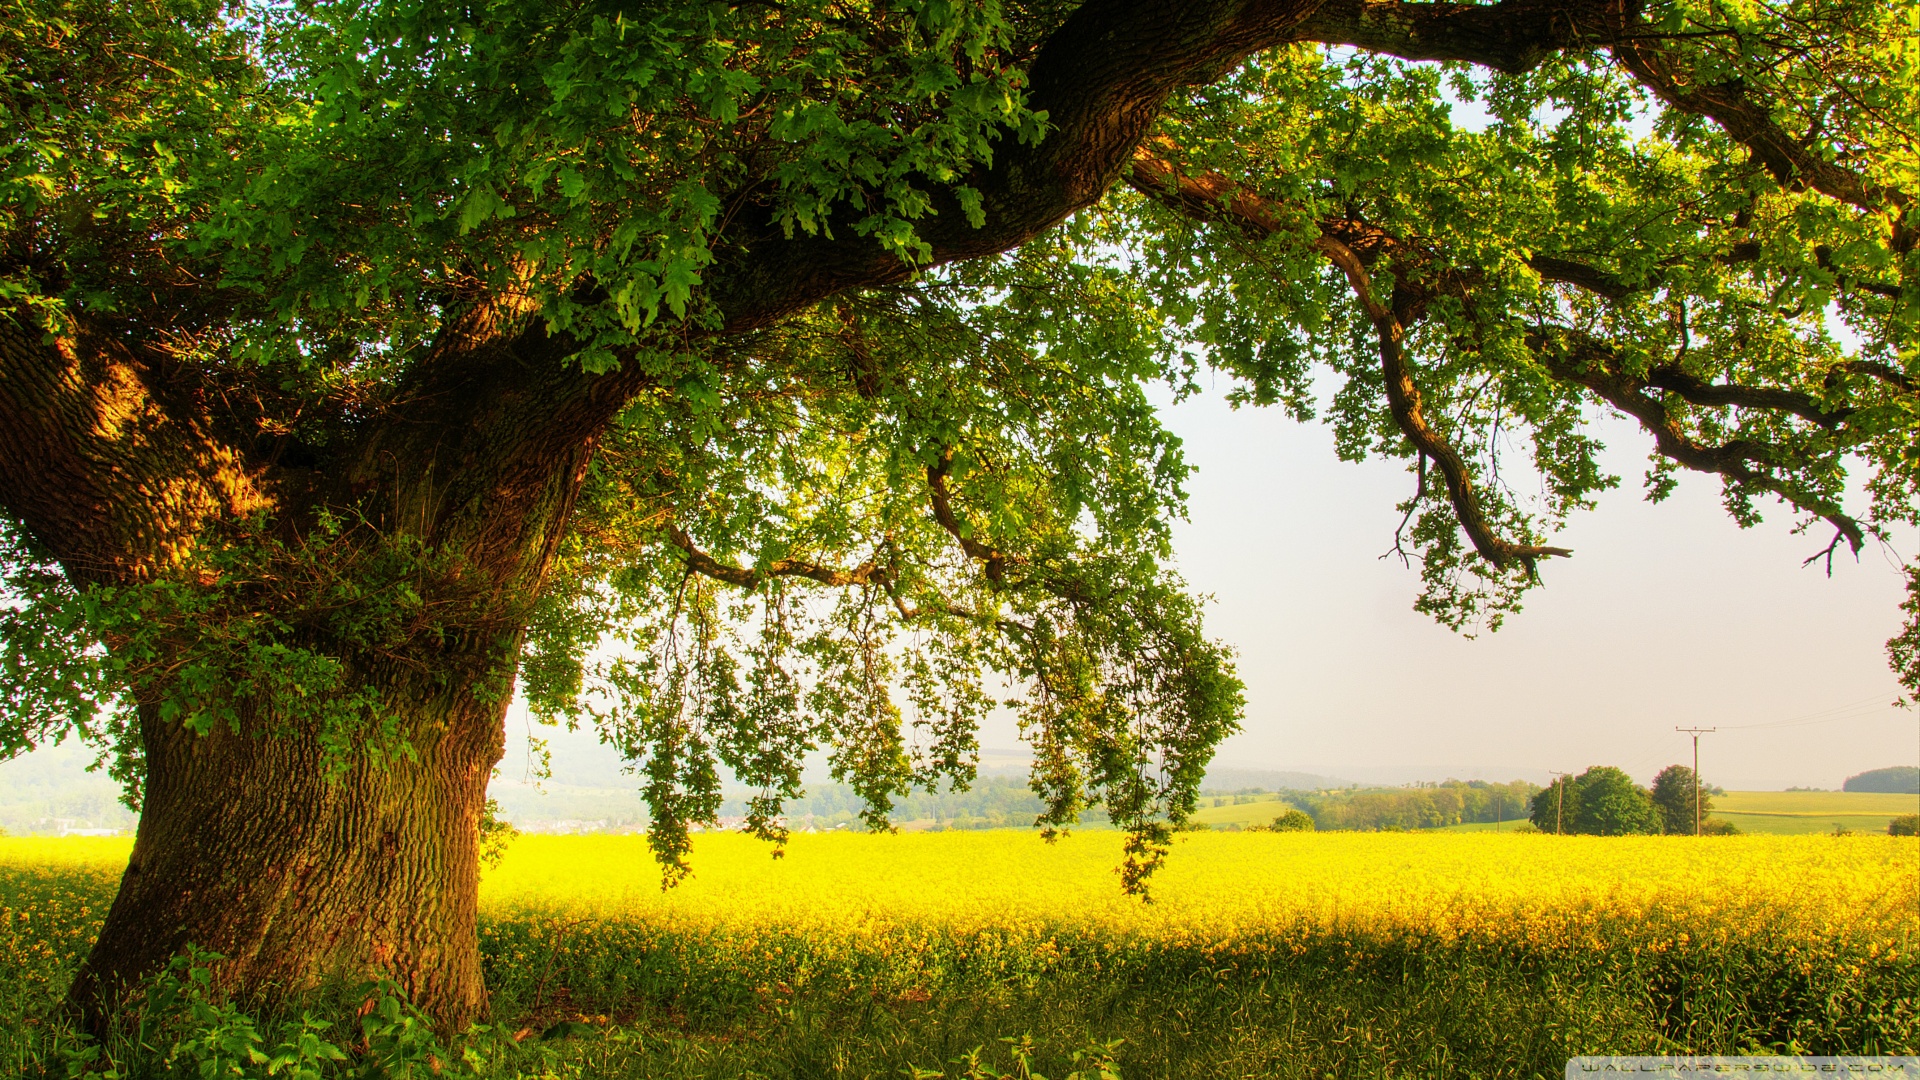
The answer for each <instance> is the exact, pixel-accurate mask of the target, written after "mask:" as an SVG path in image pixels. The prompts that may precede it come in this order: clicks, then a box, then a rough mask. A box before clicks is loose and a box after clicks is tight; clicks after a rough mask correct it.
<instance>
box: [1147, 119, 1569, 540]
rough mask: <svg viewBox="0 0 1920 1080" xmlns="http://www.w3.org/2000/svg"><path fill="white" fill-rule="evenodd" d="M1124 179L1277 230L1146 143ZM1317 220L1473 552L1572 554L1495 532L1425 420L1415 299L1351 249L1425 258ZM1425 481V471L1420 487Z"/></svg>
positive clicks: (1208, 211) (1241, 198) (1407, 426)
mask: <svg viewBox="0 0 1920 1080" xmlns="http://www.w3.org/2000/svg"><path fill="white" fill-rule="evenodd" d="M1128 182H1129V183H1130V184H1132V185H1133V187H1134V188H1135V189H1136V190H1139V191H1141V192H1143V193H1144V194H1146V195H1148V196H1150V197H1152V198H1154V199H1157V200H1160V201H1161V202H1163V203H1166V204H1168V205H1171V206H1173V207H1174V208H1176V209H1178V210H1181V211H1183V212H1187V213H1192V214H1196V215H1199V216H1202V217H1203V218H1204V219H1205V220H1209V221H1216V222H1230V223H1233V224H1236V225H1238V226H1240V227H1241V228H1242V229H1243V230H1246V231H1247V232H1249V233H1251V234H1252V235H1254V236H1256V237H1264V236H1268V235H1272V234H1273V233H1275V232H1278V231H1279V230H1280V228H1281V222H1283V221H1284V220H1285V219H1286V217H1287V214H1286V213H1285V208H1283V207H1281V206H1280V205H1278V204H1277V203H1275V202H1273V201H1271V200H1267V199H1263V198H1261V197H1259V196H1257V195H1255V194H1253V193H1251V192H1248V191H1247V190H1246V189H1245V188H1244V187H1242V186H1240V185H1238V184H1235V183H1234V182H1232V181H1230V180H1228V179H1227V178H1225V177H1223V176H1221V175H1220V174H1218V173H1207V174H1204V175H1201V176H1187V175H1185V174H1183V173H1181V172H1180V171H1179V170H1178V169H1177V168H1176V167H1175V166H1174V165H1173V163H1172V162H1171V161H1169V160H1167V159H1164V158H1161V157H1158V156H1157V155H1156V154H1155V153H1154V152H1153V149H1152V148H1148V147H1142V148H1141V149H1140V150H1139V151H1138V152H1136V154H1135V155H1134V167H1133V170H1132V172H1131V173H1130V174H1129V176H1128ZM1319 226H1320V236H1319V238H1318V241H1317V243H1318V245H1319V248H1320V251H1321V253H1322V254H1324V255H1325V256H1326V257H1327V258H1328V260H1329V261H1331V262H1332V263H1333V264H1334V265H1335V266H1336V267H1338V268H1339V269H1340V270H1341V272H1342V273H1344V274H1346V277H1347V283H1348V285H1349V286H1350V287H1351V288H1352V290H1353V294H1354V297H1355V299H1357V300H1358V301H1359V302H1360V306H1361V307H1362V308H1363V309H1364V310H1365V311H1366V312H1367V316H1368V318H1370V319H1371V320H1372V321H1373V325H1374V330H1375V333H1376V334H1377V336H1378V337H1379V341H1380V365H1381V373H1382V375H1383V376H1384V378H1385V382H1386V388H1387V406H1388V410H1389V412H1391V414H1392V415H1393V420H1394V423H1395V425H1396V426H1398V427H1399V428H1400V430H1401V433H1402V434H1404V435H1406V436H1407V439H1408V441H1410V442H1412V443H1413V445H1414V448H1415V449H1416V450H1418V451H1419V452H1420V453H1421V454H1424V455H1425V456H1426V457H1428V458H1431V459H1432V460H1433V463H1434V465H1435V466H1437V467H1438V468H1439V470H1440V476H1441V479H1442V480H1443V481H1445V483H1446V485H1447V497H1448V499H1449V501H1450V502H1451V503H1452V504H1453V512H1454V516H1455V517H1456V518H1457V519H1459V522H1460V527H1461V528H1462V529H1464V530H1465V531H1466V533H1467V536H1468V538H1469V539H1471V540H1472V541H1473V546H1474V550H1476V551H1478V552H1479V553H1480V555H1481V557H1482V558H1484V559H1486V560H1487V561H1488V562H1490V563H1492V564H1493V565H1494V566H1496V567H1501V568H1504V567H1506V566H1507V565H1509V564H1510V563H1513V562H1515V561H1518V562H1520V563H1521V564H1522V565H1524V566H1525V567H1526V568H1527V572H1528V573H1532V572H1533V571H1534V564H1535V562H1536V561H1537V560H1539V559H1542V558H1548V557H1552V556H1567V555H1571V554H1573V552H1572V551H1571V550H1570V549H1567V548H1561V547H1548V546H1542V545H1531V544H1515V543H1513V542H1511V541H1509V540H1506V539H1504V538H1502V537H1501V536H1499V535H1498V534H1496V533H1495V532H1494V531H1493V527H1492V525H1491V524H1489V523H1488V521H1487V519H1486V514H1485V513H1484V512H1483V511H1482V510H1481V508H1480V497H1479V495H1478V494H1477V493H1476V492H1475V491H1474V484H1473V477H1472V474H1471V473H1470V472H1469V470H1468V469H1467V465H1466V462H1465V461H1464V460H1462V459H1461V457H1460V454H1459V453H1458V452H1457V451H1455V450H1454V448H1453V446H1452V444H1451V443H1449V442H1448V441H1447V440H1446V438H1445V437H1444V436H1443V435H1441V434H1440V433H1439V432H1438V431H1436V430H1434V428H1433V426H1432V425H1431V424H1429V423H1428V422H1427V419H1426V415H1425V412H1424V410H1423V408H1422V400H1421V394H1420V387H1419V385H1418V384H1416V383H1415V382H1414V380H1413V374H1412V372H1411V371H1410V370H1409V368H1408V367H1407V362H1406V355H1405V353H1404V351H1403V350H1402V349H1401V345H1400V342H1401V340H1402V339H1403V338H1404V337H1405V334H1406V326H1405V322H1406V320H1407V319H1408V318H1409V317H1411V316H1412V314H1413V313H1414V312H1415V311H1417V308H1418V307H1419V297H1417V296H1414V297H1409V298H1406V302H1404V303H1396V304H1394V305H1389V304H1387V303H1385V302H1383V301H1381V300H1380V299H1379V298H1378V297H1377V296H1376V295H1375V294H1374V290H1373V284H1372V281H1371V280H1370V278H1369V276H1368V274H1367V268H1366V265H1365V262H1364V260H1363V259H1362V257H1361V255H1360V253H1359V252H1358V251H1356V250H1355V247H1356V246H1365V247H1369V248H1372V249H1373V250H1374V251H1375V252H1376V253H1378V252H1383V251H1385V250H1387V249H1389V248H1393V249H1395V250H1396V253H1400V254H1412V255H1413V258H1410V259H1402V261H1403V262H1409V263H1412V262H1423V261H1425V259H1424V258H1423V257H1421V256H1420V255H1419V254H1418V253H1412V252H1410V249H1409V248H1408V246H1407V245H1406V244H1405V243H1404V242H1402V241H1399V240H1398V239H1397V238H1395V237H1393V236H1392V235H1391V234H1389V233H1387V232H1385V231H1384V230H1382V229H1379V228H1377V227H1374V226H1369V225H1367V224H1365V223H1363V222H1354V221H1349V220H1346V219H1327V220H1323V221H1321V222H1320V223H1319ZM1396 308H1398V309H1400V310H1396ZM1424 483H1425V477H1424V474H1423V476H1422V485H1423V490H1424Z"/></svg>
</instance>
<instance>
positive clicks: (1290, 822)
mask: <svg viewBox="0 0 1920 1080" xmlns="http://www.w3.org/2000/svg"><path fill="white" fill-rule="evenodd" d="M1272 829H1273V831H1274V832H1312V831H1313V818H1312V817H1310V816H1309V815H1308V814H1307V812H1306V811H1305V810H1302V809H1300V808H1299V807H1297V806H1292V807H1288V808H1287V812H1286V813H1284V814H1281V815H1280V816H1279V817H1277V818H1274V819H1273V825H1272Z"/></svg>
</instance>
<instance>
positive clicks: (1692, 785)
mask: <svg viewBox="0 0 1920 1080" xmlns="http://www.w3.org/2000/svg"><path fill="white" fill-rule="evenodd" d="M1699 782H1700V781H1699V777H1697V776H1695V775H1694V773H1693V770H1692V769H1690V768H1688V767H1686V766H1685V765H1669V766H1667V767H1666V768H1664V769H1662V770H1660V775H1658V776H1656V777H1654V778H1653V806H1654V809H1655V810H1657V811H1658V812H1659V814H1660V831H1661V832H1664V833H1667V834H1669V835H1674V836H1683V835H1689V834H1691V833H1692V832H1693V831H1694V829H1693V824H1694V813H1695V808H1694V794H1695V792H1696V790H1697V789H1698V788H1699ZM1699 796H1700V805H1699V811H1698V812H1699V814H1700V819H1701V820H1702V821H1703V822H1704V821H1705V819H1706V815H1707V811H1709V810H1711V809H1713V800H1712V799H1710V798H1708V797H1707V794H1706V792H1705V791H1700V792H1699ZM1702 831H1705V826H1704V825H1703V826H1702Z"/></svg>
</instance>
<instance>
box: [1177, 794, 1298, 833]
mask: <svg viewBox="0 0 1920 1080" xmlns="http://www.w3.org/2000/svg"><path fill="white" fill-rule="evenodd" d="M1234 797H1235V796H1228V798H1234ZM1237 797H1238V798H1243V799H1244V798H1247V796H1244V795H1242V796H1237ZM1212 802H1213V797H1207V798H1203V799H1201V800H1200V809H1199V811H1198V812H1197V813H1195V814H1194V815H1193V819H1194V820H1195V821H1197V822H1200V823H1202V824H1206V825H1243V826H1244V825H1265V824H1268V823H1269V822H1271V821H1273V819H1274V818H1276V817H1278V816H1279V815H1281V814H1282V813H1285V812H1286V810H1287V808H1288V807H1289V806H1292V805H1293V804H1292V803H1289V802H1285V801H1283V800H1282V799H1280V797H1279V796H1273V797H1265V796H1256V797H1254V801H1252V802H1243V803H1238V804H1233V805H1228V806H1213V805H1211V803H1212Z"/></svg>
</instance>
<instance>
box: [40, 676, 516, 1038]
mask: <svg viewBox="0 0 1920 1080" xmlns="http://www.w3.org/2000/svg"><path fill="white" fill-rule="evenodd" d="M389 701H390V703H391V704H392V705H393V706H394V707H396V708H398V707H402V706H406V707H410V709H411V715H410V717H409V718H410V719H411V720H412V721H413V723H414V725H415V728H416V735H415V738H416V740H417V742H416V746H415V751H416V754H415V756H414V757H412V758H406V757H403V758H400V759H398V760H394V761H391V762H387V763H376V762H372V761H367V760H362V761H360V762H358V763H356V764H354V765H353V766H351V767H350V768H349V769H348V770H347V771H346V772H345V773H344V775H341V776H338V777H330V776H329V775H328V770H327V768H326V761H325V760H324V757H323V755H322V753H321V750H320V748H319V746H318V745H317V744H316V743H315V742H314V740H312V739H310V738H300V737H288V736H279V737H274V736H262V735H249V734H235V733H232V732H228V731H215V732H214V733H213V734H210V735H206V736H197V735H194V734H192V733H190V732H187V731H185V730H183V729H182V728H181V727H179V726H178V725H176V724H169V723H164V722H162V721H160V720H159V719H158V717H157V716H156V715H154V711H153V710H152V709H146V710H143V712H142V714H141V734H142V736H143V738H144V741H145V744H146V752H147V782H146V783H147V786H146V805H145V808H144V812H143V813H142V814H141V818H140V829H139V833H138V838H137V839H136V840H135V842H134V848H133V857H132V860H131V861H130V862H129V863H128V866H127V870H126V875H125V877H124V878H123V879H122V880H121V885H120V892H119V894H118V895H117V896H116V897H115V898H114V902H113V907H112V909H111V910H110V911H109V912H108V914H107V919H106V923H105V925H104V926H103V928H102V930H101V933H100V937H99V939H98V941H97V942H96V943H95V944H94V948H93V951H92V953H91V955H89V956H88V958H87V962H86V965H85V966H84V967H83V968H82V969H81V972H80V975H79V978H78V980H77V982H76V983H75V985H74V987H73V990H72V993H71V999H72V1001H73V1003H74V1004H76V1005H78V1006H79V1007H80V1008H81V1009H82V1010H83V1013H84V1015H86V1016H88V1017H90V1018H92V1019H93V1020H94V1022H95V1024H96V1026H97V1025H99V1024H100V1023H101V1022H102V1021H104V1020H105V1019H106V1018H108V1017H110V1016H112V1015H113V1014H114V1012H116V1011H117V1008H116V1007H117V1006H118V1005H119V1004H120V1002H121V1000H122V999H123V998H124V996H125V995H126V994H128V993H129V992H130V991H131V990H133V989H134V988H135V987H136V986H137V984H138V981H139V980H140V979H142V978H144V977H146V976H147V975H150V974H151V973H152V972H153V971H154V970H156V969H157V968H160V967H164V966H165V965H166V963H167V961H168V960H169V959H170V958H171V957H173V956H174V955H176V954H178V953H179V952H180V951H181V950H182V949H183V948H185V947H186V946H188V945H193V946H196V947H198V948H200V949H203V950H211V951H213V952H217V953H219V954H220V955H222V956H223V957H225V958H226V960H225V962H224V963H223V964H222V965H221V966H220V973H221V978H222V980H223V981H225V982H226V983H228V984H229V985H233V986H238V987H245V988H248V989H250V990H252V991H254V992H267V993H271V992H273V991H274V990H276V989H290V990H298V989H303V988H307V987H311V986H314V985H317V984H321V983H324V982H326V981H327V980H329V979H334V978H343V979H348V980H355V979H360V978H366V977H372V976H376V975H380V974H392V975H393V976H395V977H396V978H397V979H398V980H399V981H400V984H401V985H402V986H403V987H404V988H405V989H406V991H407V992H408V993H409V994H410V995H411V996H412V997H413V999H414V1000H415V1001H416V1002H417V1003H419V1004H420V1005H421V1006H422V1007H423V1008H425V1009H426V1010H427V1011H428V1012H429V1013H430V1014H432V1015H435V1016H437V1017H440V1018H442V1019H443V1020H444V1021H445V1022H447V1023H449V1024H450V1025H455V1026H458V1025H460V1024H462V1023H463V1022H465V1021H466V1020H468V1019H471V1018H473V1017H476V1016H479V1015H482V1014H483V1012H484V1010H485V1007H486V1000H487V998H486V987H485V985H484V984H483V982H482V980H481V975H480V956H479V950H478V947H477V943H476V937H475V926H474V920H475V903H476V882H477V878H476V866H475V859H476V857H477V855H476V842H477V836H476V834H475V830H476V824H477V822H478V820H479V815H480V811H481V807H482V805H483V803H484V802H485V799H486V788H487V779H488V777H489V775H490V774H491V772H492V769H493V765H494V763H495V762H496V761H497V760H498V759H499V757H500V749H501V730H502V729H501V719H502V717H503V715H504V711H505V705H506V702H505V701H504V700H499V701H480V700H475V699H474V698H472V697H471V696H470V694H469V692H468V690H467V688H466V687H460V686H456V687H451V688H448V689H447V690H445V691H441V692H438V693H432V694H429V695H427V696H424V697H420V696H417V695H415V694H414V693H411V692H409V691H407V690H396V691H395V692H394V693H393V694H392V695H391V696H390V698H389Z"/></svg>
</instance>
